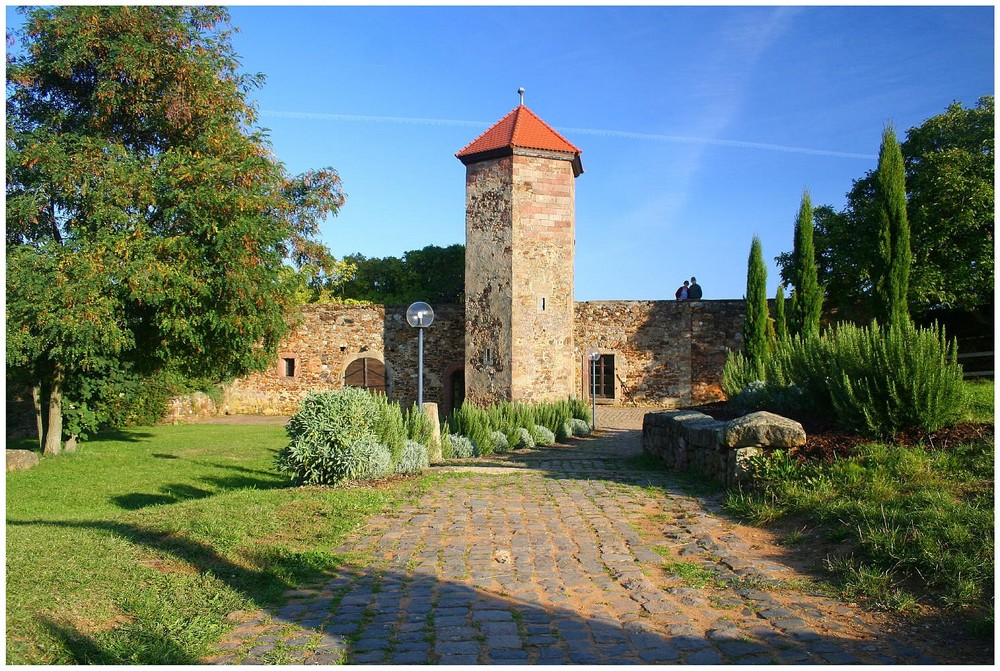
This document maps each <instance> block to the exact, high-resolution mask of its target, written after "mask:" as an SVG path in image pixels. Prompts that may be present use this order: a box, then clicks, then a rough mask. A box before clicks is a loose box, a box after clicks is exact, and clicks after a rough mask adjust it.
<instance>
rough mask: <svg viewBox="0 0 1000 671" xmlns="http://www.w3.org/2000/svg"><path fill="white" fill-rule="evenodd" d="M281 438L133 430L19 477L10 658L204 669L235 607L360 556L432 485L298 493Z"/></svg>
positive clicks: (270, 431)
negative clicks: (347, 540)
mask: <svg viewBox="0 0 1000 671" xmlns="http://www.w3.org/2000/svg"><path fill="white" fill-rule="evenodd" d="M285 440H286V439H285V434H284V429H283V427H280V426H249V425H236V426H232V425H187V426H166V427H155V428H139V429H129V430H123V431H118V432H113V433H108V434H104V435H102V436H99V437H97V439H95V440H92V441H89V442H86V443H83V444H82V446H81V449H80V450H79V452H77V453H75V454H70V455H63V456H59V457H54V458H43V459H42V462H41V464H39V465H38V466H37V467H35V468H34V469H32V470H29V471H24V472H18V473H8V474H7V595H6V596H7V657H6V661H7V663H10V664H52V663H114V664H143V663H167V664H169V663H173V664H187V663H196V662H197V661H198V659H199V657H201V656H202V655H204V654H206V653H207V652H208V650H209V646H210V645H211V644H212V643H213V642H214V641H216V640H218V638H219V637H220V635H221V634H222V633H223V632H224V631H225V630H226V629H227V627H228V626H229V625H227V623H226V621H225V615H226V614H227V613H229V612H231V611H234V610H246V609H254V608H257V607H260V606H263V605H266V604H272V603H275V602H277V601H279V600H280V598H281V594H282V593H283V592H284V591H285V590H286V589H289V588H292V587H295V586H300V585H303V584H308V583H310V582H315V581H317V580H319V579H320V578H321V577H322V576H323V575H324V574H325V573H327V572H330V571H334V570H336V568H337V567H338V566H341V565H342V564H344V563H347V562H351V561H352V558H351V557H345V556H340V555H338V554H337V553H336V552H335V548H336V547H337V546H338V544H339V542H340V540H341V539H342V538H343V537H344V536H345V535H346V534H347V533H348V532H350V531H351V530H352V529H354V528H355V527H356V526H357V525H359V524H360V523H361V522H362V521H363V520H364V519H365V518H366V517H367V516H368V515H370V514H373V513H376V512H379V511H382V510H385V509H386V508H387V507H390V506H394V505H398V504H399V503H400V502H402V501H404V500H407V499H408V498H409V497H411V496H414V495H416V494H418V493H419V492H420V491H421V488H422V487H423V486H424V485H423V481H422V480H421V479H419V478H417V479H407V480H398V481H396V482H395V483H394V484H393V485H392V486H388V487H379V488H377V489H376V488H370V487H359V488H351V489H322V488H297V487H292V486H290V484H289V481H288V479H287V478H286V477H285V476H284V475H282V474H279V473H278V472H277V471H276V469H275V468H274V456H275V454H276V453H277V451H278V449H280V448H281V446H282V445H284V443H285ZM10 447H15V445H10ZM354 559H357V560H362V561H363V558H354Z"/></svg>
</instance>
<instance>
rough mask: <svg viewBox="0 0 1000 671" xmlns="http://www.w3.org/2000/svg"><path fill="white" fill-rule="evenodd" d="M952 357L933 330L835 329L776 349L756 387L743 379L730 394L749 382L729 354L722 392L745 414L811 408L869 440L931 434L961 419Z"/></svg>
mask: <svg viewBox="0 0 1000 671" xmlns="http://www.w3.org/2000/svg"><path fill="white" fill-rule="evenodd" d="M956 356H957V353H956V346H955V343H954V341H952V342H951V343H949V342H948V341H947V340H946V338H945V336H944V333H943V331H942V330H941V329H940V328H938V327H932V328H927V329H920V328H916V327H915V326H913V325H912V324H911V323H909V322H903V323H902V324H897V325H893V326H891V327H884V326H880V325H878V324H876V323H872V325H871V326H868V327H857V326H854V325H852V324H841V325H839V326H837V328H835V329H831V330H828V331H827V332H825V333H824V334H823V335H822V336H819V337H815V336H814V337H808V338H798V337H796V338H792V339H790V340H789V341H786V342H783V343H777V346H776V347H775V349H774V350H773V351H772V352H771V354H770V355H769V356H768V359H767V360H766V361H765V362H764V378H765V379H764V380H763V383H757V382H756V381H755V380H750V381H749V382H746V383H744V386H743V387H741V388H740V390H739V391H738V392H737V393H732V388H733V385H735V384H738V383H739V381H741V380H744V379H746V377H749V376H750V375H749V373H748V370H749V369H750V366H749V365H748V364H747V362H746V359H745V357H743V356H742V355H740V354H739V353H730V356H729V358H728V359H727V361H726V366H725V368H724V369H723V388H724V390H725V391H726V393H727V394H729V395H730V398H733V399H734V401H737V402H740V403H746V404H748V405H749V406H750V407H764V408H767V409H769V410H774V411H776V412H781V411H783V410H789V409H796V408H811V409H814V410H818V411H820V412H827V413H831V414H834V415H835V416H836V417H837V420H838V421H839V422H840V424H842V425H843V426H845V427H847V428H849V429H853V430H857V431H862V432H865V433H868V434H871V435H876V436H878V435H883V436H884V435H892V434H894V433H895V432H897V431H899V430H901V429H906V428H922V429H925V430H927V431H934V430H936V429H939V428H941V427H942V426H947V425H949V424H952V423H954V422H956V421H958V420H959V419H961V417H962V415H963V414H964V412H965V408H964V405H963V404H964V403H965V395H964V394H963V387H962V369H961V367H960V366H959V365H958V363H957V358H956ZM747 385H749V388H748V386H747Z"/></svg>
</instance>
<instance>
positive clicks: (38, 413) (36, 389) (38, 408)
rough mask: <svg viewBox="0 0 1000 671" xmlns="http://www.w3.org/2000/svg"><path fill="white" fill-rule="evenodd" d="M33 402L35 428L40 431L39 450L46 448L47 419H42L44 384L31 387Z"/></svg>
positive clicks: (38, 383)
mask: <svg viewBox="0 0 1000 671" xmlns="http://www.w3.org/2000/svg"><path fill="white" fill-rule="evenodd" d="M31 401H32V403H33V404H34V406H35V427H36V428H37V429H38V449H39V450H40V449H42V448H43V447H44V446H45V419H44V418H43V417H42V383H41V382H36V383H35V384H33V385H31Z"/></svg>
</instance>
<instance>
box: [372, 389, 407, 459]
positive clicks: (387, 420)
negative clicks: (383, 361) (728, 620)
mask: <svg viewBox="0 0 1000 671" xmlns="http://www.w3.org/2000/svg"><path fill="white" fill-rule="evenodd" d="M374 399H375V407H376V414H377V417H376V420H375V439H376V440H378V442H379V443H381V444H382V445H385V446H386V447H388V448H389V451H390V452H391V453H392V463H393V464H398V463H399V460H400V459H401V458H402V455H403V447H404V445H405V444H406V440H407V438H406V423H405V420H404V419H403V410H402V408H400V407H399V404H398V403H395V402H393V401H390V400H389V399H388V398H386V397H385V395H384V394H377V395H375V396H374Z"/></svg>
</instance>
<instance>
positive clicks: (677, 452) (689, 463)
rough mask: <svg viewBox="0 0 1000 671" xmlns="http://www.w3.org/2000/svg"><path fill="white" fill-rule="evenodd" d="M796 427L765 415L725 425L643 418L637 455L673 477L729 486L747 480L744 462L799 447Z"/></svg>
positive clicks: (694, 417)
mask: <svg viewBox="0 0 1000 671" xmlns="http://www.w3.org/2000/svg"><path fill="white" fill-rule="evenodd" d="M805 443H806V433H805V431H804V430H803V429H802V425H801V424H799V423H798V422H795V421H793V420H790V419H786V418H785V417H781V416H779V415H775V414H773V413H770V412H754V413H751V414H749V415H745V416H743V417H739V418H737V419H734V420H732V421H729V422H723V421H719V420H717V419H713V418H711V417H709V416H708V415H705V414H702V413H700V412H695V411H691V410H680V411H666V412H659V413H649V414H647V415H645V417H643V422H642V450H643V452H646V453H647V454H652V455H653V456H656V457H659V458H660V459H662V460H663V461H664V462H665V463H666V465H667V466H668V467H669V468H671V469H673V470H675V471H686V470H689V469H690V470H695V471H698V472H700V473H702V474H704V475H706V476H708V477H710V478H713V479H715V480H717V481H719V482H721V483H722V484H724V485H726V486H729V485H732V484H734V483H735V482H737V481H739V480H742V479H743V478H745V477H746V476H747V475H748V466H749V463H750V459H752V458H753V457H755V456H757V455H760V454H767V453H769V452H771V451H773V450H787V449H790V448H793V447H799V446H802V445H805Z"/></svg>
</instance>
